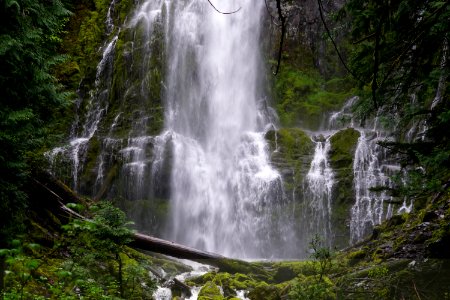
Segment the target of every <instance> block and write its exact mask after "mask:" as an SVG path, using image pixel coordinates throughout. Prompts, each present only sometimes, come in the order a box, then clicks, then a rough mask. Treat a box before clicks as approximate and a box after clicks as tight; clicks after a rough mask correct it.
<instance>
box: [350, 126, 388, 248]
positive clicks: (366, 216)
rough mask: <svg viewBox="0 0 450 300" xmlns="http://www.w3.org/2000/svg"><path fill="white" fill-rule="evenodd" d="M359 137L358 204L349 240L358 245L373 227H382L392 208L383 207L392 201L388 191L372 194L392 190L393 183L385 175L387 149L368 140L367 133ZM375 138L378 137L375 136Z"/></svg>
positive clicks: (355, 168) (355, 164)
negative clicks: (383, 189) (385, 187)
mask: <svg viewBox="0 0 450 300" xmlns="http://www.w3.org/2000/svg"><path fill="white" fill-rule="evenodd" d="M359 132H360V137H359V139H358V144H357V147H356V151H355V157H354V161H353V176H354V178H353V182H354V189H355V203H354V205H353V206H352V210H351V223H350V236H351V242H352V243H355V242H358V241H359V240H361V239H362V238H363V237H365V236H367V235H368V234H369V233H370V231H371V230H372V229H373V226H374V225H377V224H380V223H381V222H382V221H383V220H384V219H385V218H386V217H387V216H388V215H389V214H391V212H390V211H391V210H392V208H391V207H390V204H389V205H388V207H387V209H385V207H384V202H385V201H386V200H392V197H390V196H388V195H387V194H386V192H385V191H378V192H377V191H373V190H372V189H373V188H377V187H384V186H387V187H389V186H390V184H391V182H390V179H389V177H388V174H387V173H386V172H387V171H388V166H386V165H384V164H383V163H382V161H383V159H384V158H385V152H384V149H382V147H381V146H379V145H378V144H377V141H379V140H380V138H379V137H378V136H374V137H372V138H368V137H367V133H366V132H365V131H364V130H359ZM375 134H376V135H378V134H379V133H378V132H376V133H375Z"/></svg>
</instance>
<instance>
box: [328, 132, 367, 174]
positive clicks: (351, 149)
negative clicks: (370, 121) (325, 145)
mask: <svg viewBox="0 0 450 300" xmlns="http://www.w3.org/2000/svg"><path fill="white" fill-rule="evenodd" d="M359 136H360V133H359V131H357V130H355V129H353V128H347V129H344V130H341V131H338V132H337V133H335V134H334V135H333V136H332V137H331V138H330V142H331V148H330V152H329V155H330V164H331V166H332V167H333V169H335V170H336V169H343V168H347V169H351V168H352V165H353V157H354V153H355V150H356V145H357V143H358V138H359Z"/></svg>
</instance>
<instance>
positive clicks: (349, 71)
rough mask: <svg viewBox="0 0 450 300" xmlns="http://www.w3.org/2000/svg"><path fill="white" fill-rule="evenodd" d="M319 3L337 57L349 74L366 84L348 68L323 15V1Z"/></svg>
mask: <svg viewBox="0 0 450 300" xmlns="http://www.w3.org/2000/svg"><path fill="white" fill-rule="evenodd" d="M317 3H318V4H319V13H320V19H321V20H322V23H323V26H324V27H325V31H326V32H327V35H328V37H329V38H330V40H331V43H332V44H333V46H334V50H335V51H336V53H337V55H338V57H339V60H340V61H341V63H342V65H343V66H344V68H345V69H346V70H347V72H348V73H349V74H350V75H352V76H353V78H355V79H356V80H358V81H360V82H362V83H364V82H363V81H362V80H361V79H359V78H358V77H357V76H356V75H355V73H353V72H352V71H351V70H350V68H349V67H348V66H347V64H346V63H345V61H344V59H343V58H342V55H341V52H340V51H339V49H338V47H337V45H336V42H335V41H334V39H333V37H332V36H331V32H330V29H329V28H328V26H327V23H326V22H325V17H324V15H323V5H322V1H321V0H317Z"/></svg>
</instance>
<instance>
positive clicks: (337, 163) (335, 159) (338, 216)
mask: <svg viewBox="0 0 450 300" xmlns="http://www.w3.org/2000/svg"><path fill="white" fill-rule="evenodd" d="M359 135H360V133H359V132H358V131H357V130H355V129H353V128H348V129H344V130H341V131H339V132H337V133H335V134H334V135H333V136H332V137H331V138H330V139H331V140H330V142H331V149H330V153H329V156H330V164H331V167H332V168H333V171H334V174H335V184H334V188H333V192H332V193H333V201H332V212H333V213H332V214H331V223H332V226H333V230H334V235H335V239H334V240H335V246H336V247H337V248H343V247H345V246H347V245H348V242H349V238H350V235H349V234H350V231H349V229H350V227H349V226H350V210H351V207H352V205H353V204H354V202H355V193H354V189H353V160H354V157H355V150H356V145H357V143H358V138H359Z"/></svg>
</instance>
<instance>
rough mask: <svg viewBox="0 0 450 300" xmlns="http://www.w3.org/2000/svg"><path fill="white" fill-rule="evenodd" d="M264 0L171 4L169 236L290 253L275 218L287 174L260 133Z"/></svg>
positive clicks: (247, 252)
mask: <svg viewBox="0 0 450 300" xmlns="http://www.w3.org/2000/svg"><path fill="white" fill-rule="evenodd" d="M263 4H264V3H262V2H261V1H256V0H255V1H229V2H223V1H222V2H220V4H218V8H220V9H221V10H223V11H232V10H236V9H237V8H241V9H240V10H239V12H237V13H235V14H232V15H223V14H219V13H217V12H216V11H214V10H213V9H212V8H211V7H210V6H209V4H208V3H207V2H206V1H205V2H202V1H184V2H176V3H174V4H173V5H174V8H173V11H174V12H173V14H174V15H173V24H172V27H171V31H170V33H169V36H170V40H169V48H170V49H171V50H170V54H169V58H168V61H169V66H168V77H167V108H166V116H165V120H166V130H167V131H169V132H171V133H172V146H173V169H172V179H171V180H172V181H171V187H172V191H171V216H170V220H171V223H170V224H169V228H168V237H170V238H172V239H174V240H176V241H179V242H181V243H185V244H188V245H192V246H194V247H197V248H201V249H206V250H209V251H215V252H220V253H223V254H226V255H230V256H239V257H271V256H283V255H286V254H285V253H284V252H285V251H286V249H287V248H288V247H287V241H283V236H284V235H283V234H282V231H283V230H287V229H286V228H287V226H285V225H286V224H285V223H284V222H283V221H282V220H281V219H279V220H274V219H275V218H274V215H276V212H277V207H279V205H281V202H283V192H282V182H281V177H280V175H279V173H278V172H277V171H275V170H274V169H273V168H271V166H270V164H269V158H268V149H267V143H266V141H265V140H264V137H263V134H264V133H263V130H264V126H265V125H266V123H267V121H266V120H264V119H263V118H262V117H261V116H262V115H263V114H261V113H260V108H259V107H260V106H263V103H262V102H263V97H262V94H261V93H260V92H259V91H260V90H261V87H262V82H261V80H262V78H261V76H260V74H261V72H260V71H261V70H262V67H261V57H260V53H259V50H258V49H259V41H260V27H261V19H262V12H263V8H264V6H263Z"/></svg>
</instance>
